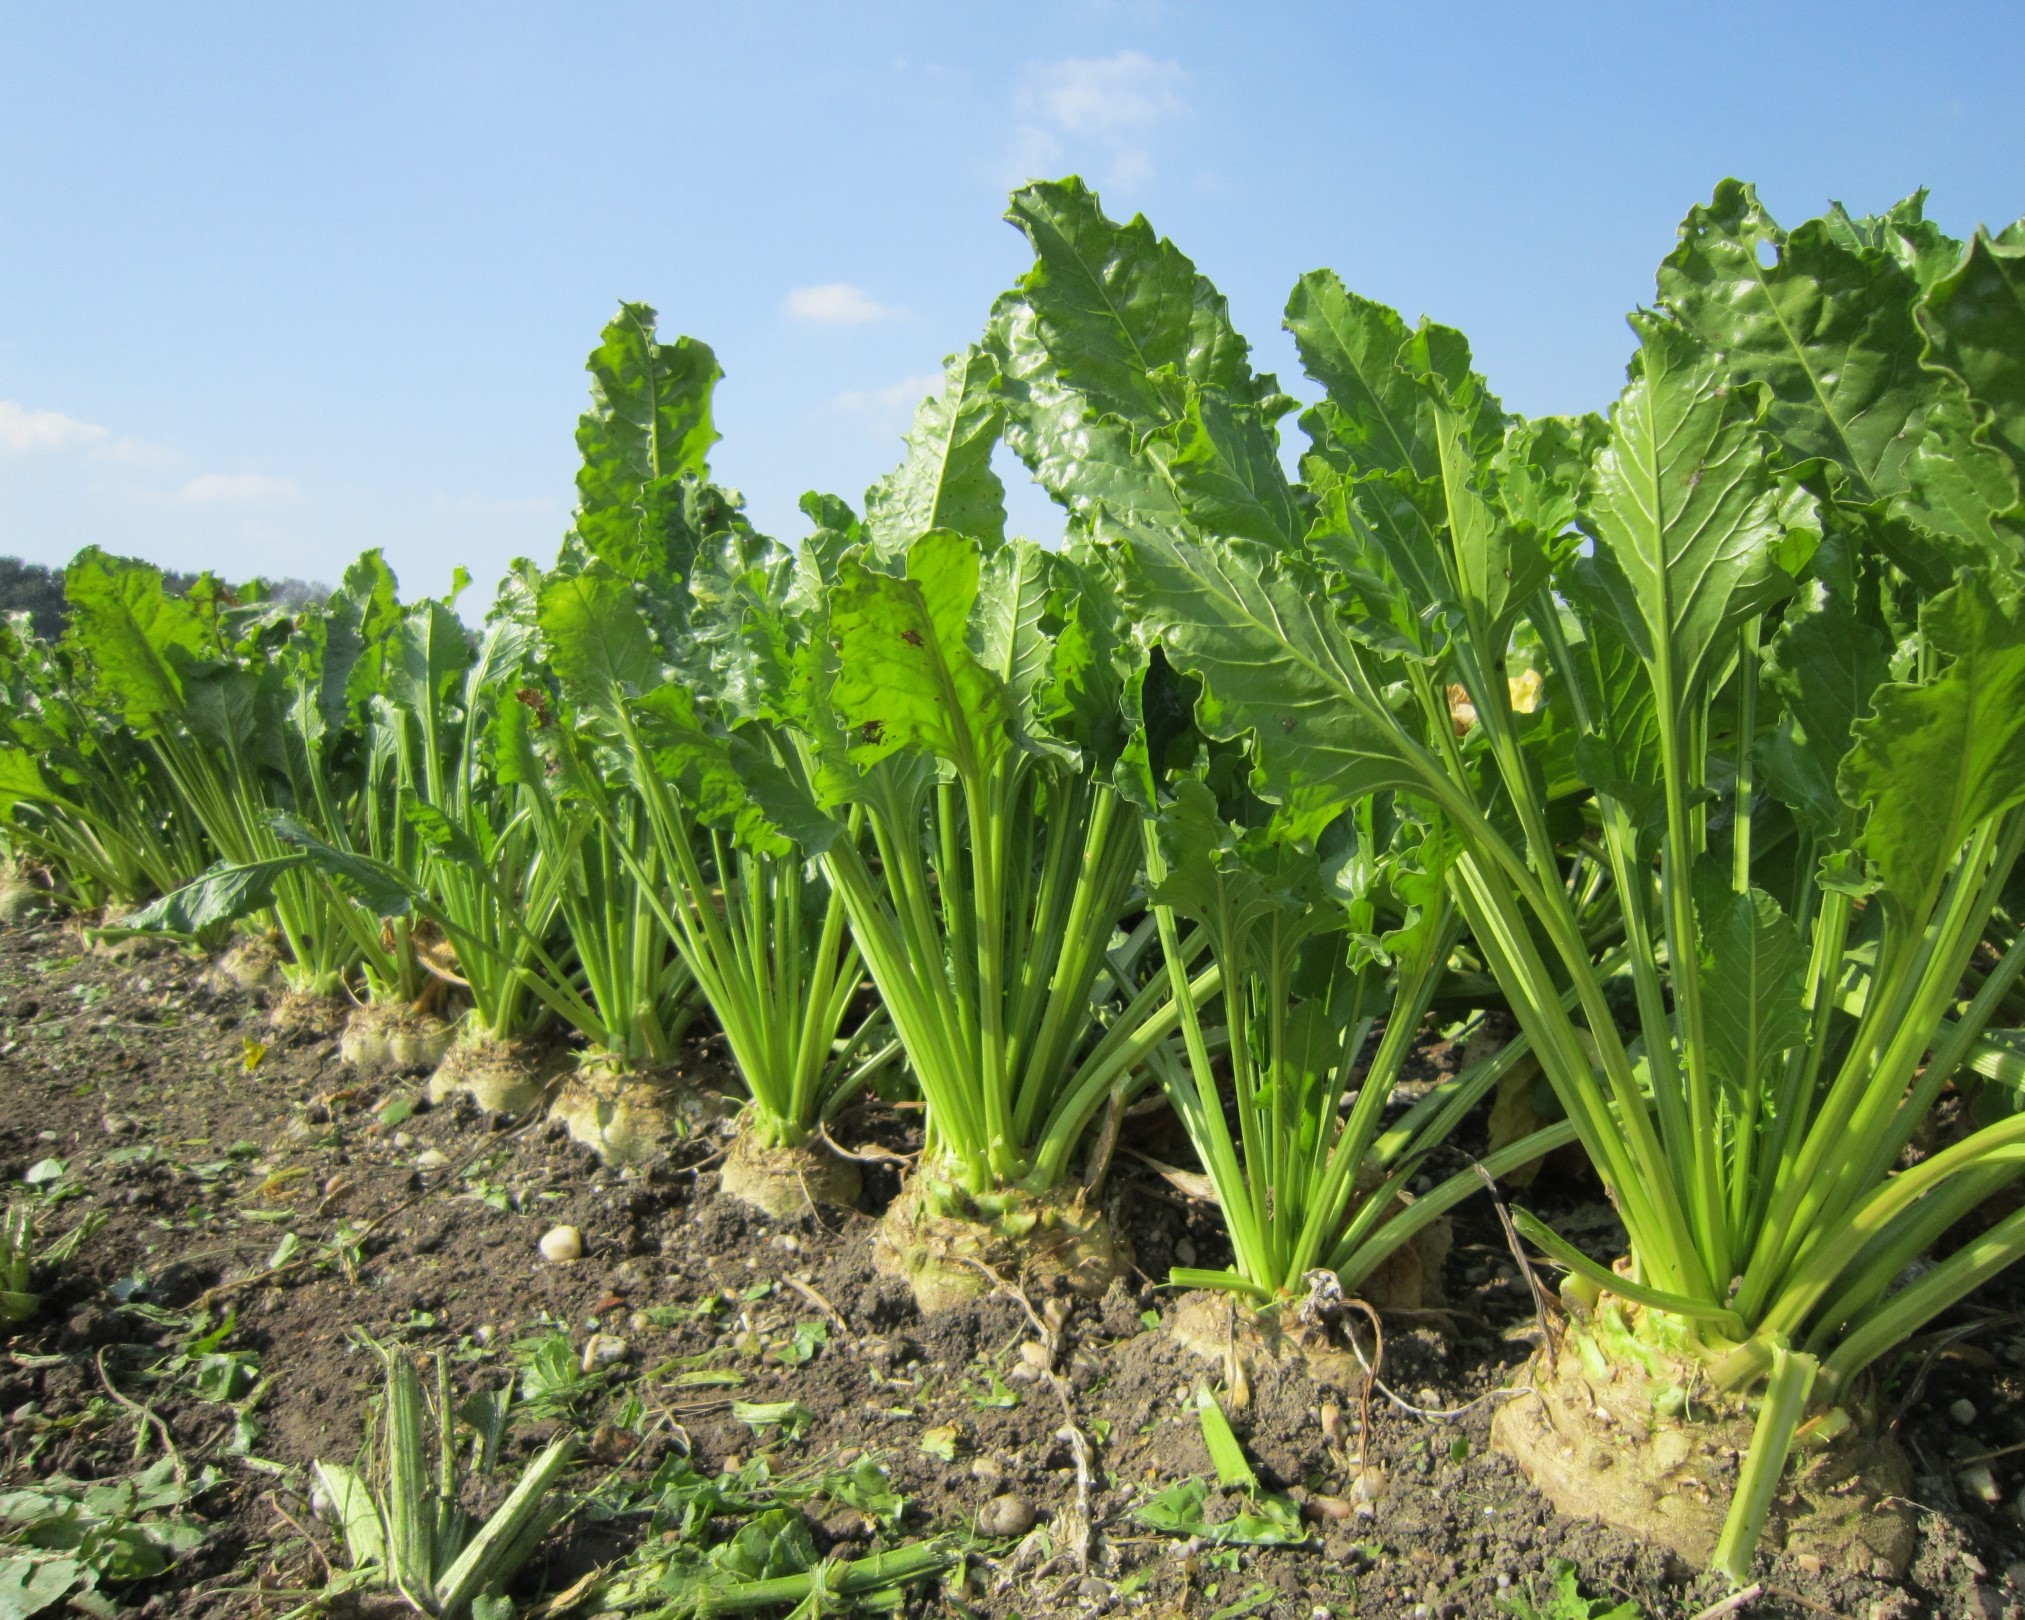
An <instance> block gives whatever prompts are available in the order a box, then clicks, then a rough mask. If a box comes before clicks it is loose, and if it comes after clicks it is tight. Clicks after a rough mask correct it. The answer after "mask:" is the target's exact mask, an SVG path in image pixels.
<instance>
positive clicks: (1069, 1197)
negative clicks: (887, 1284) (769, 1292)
mask: <svg viewBox="0 0 2025 1620" xmlns="http://www.w3.org/2000/svg"><path fill="white" fill-rule="evenodd" d="M872 1257H873V1262H874V1264H876V1265H877V1266H878V1268H879V1269H880V1270H881V1271H883V1272H885V1273H886V1274H887V1275H888V1276H899V1277H905V1278H906V1279H907V1281H908V1284H909V1286H911V1287H912V1288H913V1290H914V1302H915V1304H916V1305H918V1306H919V1307H920V1309H921V1311H922V1313H923V1314H924V1315H932V1314H933V1313H934V1312H936V1311H946V1310H953V1309H955V1308H956V1307H957V1306H960V1305H963V1304H966V1303H968V1302H969V1301H970V1300H973V1299H975V1298H977V1297H978V1296H979V1295H980V1294H982V1293H984V1292H986V1291H987V1290H988V1288H989V1287H990V1284H989V1282H988V1281H987V1280H986V1279H987V1278H989V1277H990V1276H991V1275H992V1274H994V1273H995V1274H998V1275H1002V1276H1010V1277H1017V1278H1019V1279H1021V1280H1022V1281H1023V1282H1025V1283H1027V1284H1029V1285H1034V1284H1038V1285H1040V1286H1041V1287H1043V1288H1044V1289H1045V1288H1046V1287H1048V1286H1051V1285H1052V1284H1054V1283H1056V1282H1060V1283H1061V1284H1062V1285H1063V1286H1065V1287H1066V1288H1068V1289H1069V1291H1070V1292H1071V1293H1074V1294H1077V1295H1079V1296H1081V1297H1082V1298H1084V1299H1097V1298H1099V1297H1101V1296H1102V1294H1103V1292H1104V1290H1105V1289H1107V1288H1108V1287H1110V1286H1111V1281H1112V1279H1113V1278H1115V1277H1122V1276H1124V1275H1125V1273H1126V1271H1127V1269H1128V1268H1129V1266H1130V1264H1131V1255H1130V1251H1129V1250H1128V1249H1127V1248H1126V1246H1125V1243H1124V1241H1123V1239H1121V1238H1120V1237H1119V1236H1118V1235H1117V1234H1116V1233H1115V1232H1114V1231H1113V1230H1112V1228H1111V1223H1110V1222H1109V1221H1108V1220H1106V1219H1105V1217H1104V1212H1103V1211H1102V1210H1101V1209H1097V1208H1094V1207H1092V1206H1091V1205H1090V1204H1089V1203H1088V1202H1086V1201H1085V1199H1084V1198H1083V1197H1082V1196H1081V1195H1080V1194H1079V1193H1076V1192H1071V1191H1067V1190H1061V1189H1057V1190H1055V1191H1051V1192H1045V1193H1029V1192H1024V1191H1021V1190H1019V1189H1017V1188H1007V1189H1003V1190H1000V1191H995V1192H990V1193H983V1194H977V1195H972V1194H969V1193H966V1192H964V1191H963V1190H962V1189H961V1188H958V1187H956V1186H954V1185H952V1184H951V1183H949V1182H947V1181H944V1180H942V1179H941V1178H940V1177H937V1176H935V1175H934V1174H933V1173H930V1174H928V1175H923V1174H921V1173H919V1172H918V1171H917V1173H916V1174H915V1175H914V1176H912V1177H910V1178H909V1180H908V1182H907V1185H906V1186H905V1187H903V1188H901V1190H900V1196H899V1197H898V1198H896V1199H894V1200H893V1203H892V1205H891V1206H890V1207H889V1208H888V1209H887V1211H886V1214H885V1217H884V1218H883V1219H882V1220H881V1221H880V1222H879V1235H878V1238H877V1240H876V1241H875V1243H874V1245H873V1251H872ZM980 1268H983V1275H980Z"/></svg>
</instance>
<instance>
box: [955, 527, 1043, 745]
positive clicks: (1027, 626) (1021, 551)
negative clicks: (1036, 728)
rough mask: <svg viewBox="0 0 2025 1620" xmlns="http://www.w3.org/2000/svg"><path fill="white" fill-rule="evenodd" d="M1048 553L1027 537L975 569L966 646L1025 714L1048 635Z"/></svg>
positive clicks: (1039, 674)
mask: <svg viewBox="0 0 2025 1620" xmlns="http://www.w3.org/2000/svg"><path fill="white" fill-rule="evenodd" d="M1053 562H1054V558H1053V555H1052V554H1051V553H1049V552H1047V551H1045V550H1043V549H1042V548H1041V547H1040V546H1038V545H1036V544H1035V543H1034V542H1033V541H1031V540H1015V541H1013V542H1011V543H1010V544H1007V545H1002V546H999V547H998V548H997V549H996V550H994V551H991V552H990V553H989V554H988V555H987V556H986V557H985V559H984V565H983V567H982V568H981V569H980V570H979V573H978V584H977V603H976V606H975V607H974V608H973V609H972V610H971V615H970V618H971V649H972V651H974V652H975V653H976V654H977V659H978V662H979V663H981V664H983V665H984V667H985V668H986V669H988V670H990V671H991V672H992V674H994V675H996V676H997V677H998V678H999V680H1000V681H1002V682H1003V683H1004V684H1005V689H1006V693H1007V695H1008V696H1009V697H1010V698H1011V699H1012V702H1013V706H1014V708H1015V710H1016V711H1017V712H1018V713H1020V714H1021V715H1026V714H1029V713H1031V711H1032V707H1033V697H1034V688H1035V687H1036V686H1037V685H1039V683H1040V681H1041V680H1042V678H1043V677H1044V676H1045V675H1046V674H1047V670H1048V659H1049V655H1050V654H1051V653H1052V652H1053V650H1054V641H1053V638H1052V637H1051V636H1050V635H1049V634H1048V631H1047V627H1046V625H1045V624H1044V622H1043V621H1044V620H1045V618H1046V616H1047V611H1048V605H1049V598H1050V594H1051V587H1052V585H1053V582H1054V580H1053V576H1054V568H1053Z"/></svg>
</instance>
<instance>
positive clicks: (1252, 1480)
mask: <svg viewBox="0 0 2025 1620" xmlns="http://www.w3.org/2000/svg"><path fill="white" fill-rule="evenodd" d="M1195 1410H1196V1415H1197V1416H1198V1417H1200V1418H1201V1420H1202V1443H1203V1444H1204V1445H1205V1446H1207V1447H1208V1448H1209V1460H1210V1462H1211V1463H1212V1464H1213V1465H1214V1466H1215V1468H1216V1480H1217V1483H1218V1484H1219V1485H1222V1486H1223V1487H1224V1488H1225V1489H1227V1490H1246V1491H1255V1490H1257V1489H1258V1488H1259V1476H1258V1475H1257V1474H1255V1473H1253V1472H1252V1465H1251V1463H1250V1462H1248V1461H1247V1460H1246V1458H1245V1448H1244V1447H1243V1446H1241V1445H1239V1444H1238V1437H1237V1435H1236V1434H1235V1433H1233V1432H1232V1430H1231V1426H1230V1419H1229V1418H1227V1417H1225V1416H1224V1413H1223V1408H1222V1407H1221V1406H1219V1405H1218V1404H1217V1400H1216V1396H1215V1395H1213V1394H1212V1393H1210V1388H1209V1385H1207V1384H1197V1385H1196V1386H1195Z"/></svg>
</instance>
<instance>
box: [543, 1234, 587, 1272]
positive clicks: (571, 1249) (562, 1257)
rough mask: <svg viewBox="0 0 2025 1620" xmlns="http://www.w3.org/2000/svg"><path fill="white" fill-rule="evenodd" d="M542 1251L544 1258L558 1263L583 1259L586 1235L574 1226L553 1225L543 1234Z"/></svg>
mask: <svg viewBox="0 0 2025 1620" xmlns="http://www.w3.org/2000/svg"><path fill="white" fill-rule="evenodd" d="M541 1252H542V1257H543V1258H544V1259H547V1260H553V1261H555V1262H556V1263H557V1264H558V1265H560V1264H562V1263H563V1262H565V1261H569V1260H578V1259H581V1258H582V1257H583V1252H584V1235H583V1233H581V1232H579V1231H578V1230H577V1229H576V1228H575V1227H574V1226H555V1227H551V1228H549V1230H548V1231H546V1232H544V1233H543V1234H542V1237H541Z"/></svg>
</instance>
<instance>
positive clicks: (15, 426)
mask: <svg viewBox="0 0 2025 1620" xmlns="http://www.w3.org/2000/svg"><path fill="white" fill-rule="evenodd" d="M73 450H78V451H83V452H84V453H85V454H87V455H89V456H90V457H91V459H92V460H94V461H119V462H125V463H126V464H128V465H129V466H137V467H169V466H174V465H175V464H176V462H177V461H178V460H180V459H181V458H180V457H178V456H177V454H176V453H175V451H173V450H169V449H165V448H164V447H163V446H161V445H159V444H148V443H147V442H145V441H144V440H141V439H129V438H125V437H121V438H115V437H113V432H112V429H111V428H106V427H101V426H99V424H98V423H96V422H81V421H79V420H78V419H77V418H76V417H74V416H65V415H64V414H63V412H61V411H46V410H37V409H35V408H33V407H31V406H27V405H22V404H20V403H18V402H17V401H15V400H11V399H0V456H46V455H62V454H64V453H65V452H67V451H73Z"/></svg>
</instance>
